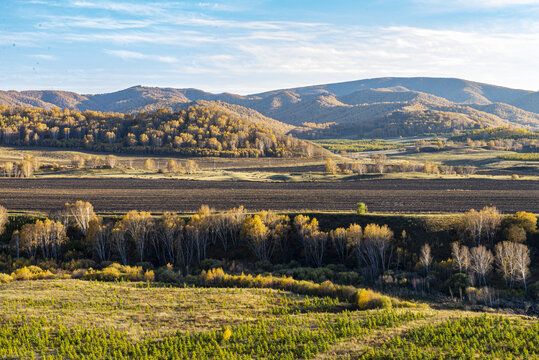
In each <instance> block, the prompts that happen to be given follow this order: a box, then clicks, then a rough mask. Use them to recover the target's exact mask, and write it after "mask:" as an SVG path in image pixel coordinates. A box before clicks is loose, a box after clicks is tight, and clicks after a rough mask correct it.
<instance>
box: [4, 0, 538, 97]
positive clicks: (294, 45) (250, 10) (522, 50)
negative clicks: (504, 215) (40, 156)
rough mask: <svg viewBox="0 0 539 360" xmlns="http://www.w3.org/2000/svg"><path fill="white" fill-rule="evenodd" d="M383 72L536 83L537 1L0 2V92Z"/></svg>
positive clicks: (269, 84) (254, 83) (291, 80)
mask: <svg viewBox="0 0 539 360" xmlns="http://www.w3.org/2000/svg"><path fill="white" fill-rule="evenodd" d="M391 76H405V77H413V76H432V77H458V78H463V79H467V80H473V81H479V82H485V83H490V84H494V85H500V86H507V87H513V88H521V89H527V90H534V91H537V90H539V0H324V1H318V0H309V1H307V0H230V1H221V0H201V1H136V0H118V1H111V0H0V90H28V89H54V90H69V91H76V92H79V93H83V94H88V93H105V92H111V91H117V90H121V89H124V88H127V87H130V86H134V85H145V86H159V87H174V88H198V89H203V90H206V91H211V92H232V93H239V94H250V93H256V92H261V91H266V90H273V89H282V88H289V87H296V86H305V85H314V84H323V83H332V82H340V81H350V80H359V79H365V78H374V77H391Z"/></svg>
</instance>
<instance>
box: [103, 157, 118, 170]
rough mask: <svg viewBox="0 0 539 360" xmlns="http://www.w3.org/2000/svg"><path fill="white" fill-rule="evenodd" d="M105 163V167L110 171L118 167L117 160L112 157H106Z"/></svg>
mask: <svg viewBox="0 0 539 360" xmlns="http://www.w3.org/2000/svg"><path fill="white" fill-rule="evenodd" d="M105 161H106V162H107V166H108V167H109V168H111V169H114V168H115V167H116V166H117V165H118V158H117V157H116V156H114V155H107V156H106V157H105Z"/></svg>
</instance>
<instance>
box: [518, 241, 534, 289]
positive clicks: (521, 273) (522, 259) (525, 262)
mask: <svg viewBox="0 0 539 360" xmlns="http://www.w3.org/2000/svg"><path fill="white" fill-rule="evenodd" d="M515 246H516V249H515V268H516V274H517V276H516V278H517V280H519V281H521V282H522V283H523V284H524V289H528V287H527V285H526V280H527V279H528V277H529V276H530V268H529V266H530V249H528V247H527V246H526V245H524V244H515Z"/></svg>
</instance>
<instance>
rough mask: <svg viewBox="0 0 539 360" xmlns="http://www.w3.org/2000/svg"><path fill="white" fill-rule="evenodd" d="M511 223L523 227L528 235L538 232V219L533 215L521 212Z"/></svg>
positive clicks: (514, 216) (512, 218)
mask: <svg viewBox="0 0 539 360" xmlns="http://www.w3.org/2000/svg"><path fill="white" fill-rule="evenodd" d="M511 222H512V223H513V224H515V225H518V226H520V227H522V228H523V229H524V230H526V232H527V233H530V234H531V233H534V232H536V231H537V217H536V216H535V215H534V214H532V213H529V212H525V211H519V212H517V213H516V214H515V215H513V216H512V217H511Z"/></svg>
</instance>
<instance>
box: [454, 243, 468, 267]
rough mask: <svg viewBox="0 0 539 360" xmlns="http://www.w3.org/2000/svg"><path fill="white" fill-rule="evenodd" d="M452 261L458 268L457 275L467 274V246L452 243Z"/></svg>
mask: <svg viewBox="0 0 539 360" xmlns="http://www.w3.org/2000/svg"><path fill="white" fill-rule="evenodd" d="M451 254H452V256H453V261H454V262H455V264H456V265H457V266H458V269H459V273H463V272H464V273H467V272H468V268H469V267H470V250H469V249H468V247H467V246H464V245H459V243H457V242H454V243H452V244H451Z"/></svg>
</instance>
